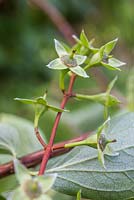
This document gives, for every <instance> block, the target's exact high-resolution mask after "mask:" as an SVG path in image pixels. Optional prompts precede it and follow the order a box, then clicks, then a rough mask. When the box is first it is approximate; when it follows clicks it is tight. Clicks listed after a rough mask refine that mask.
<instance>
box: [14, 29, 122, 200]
mask: <svg viewBox="0 0 134 200" xmlns="http://www.w3.org/2000/svg"><path fill="white" fill-rule="evenodd" d="M73 38H74V39H75V41H76V44H75V45H74V46H73V47H71V48H69V47H68V46H67V45H65V44H64V43H60V42H59V41H57V40H54V41H55V49H56V52H57V54H58V58H56V59H55V60H53V61H51V62H50V63H49V64H48V65H47V67H48V68H50V69H54V70H59V72H60V75H59V88H60V89H61V91H62V92H63V99H62V102H61V105H60V107H59V108H58V107H56V106H53V105H50V104H49V103H48V102H47V100H46V95H47V93H45V94H44V96H42V97H38V98H36V99H21V98H16V99H15V100H17V101H19V102H22V103H26V104H32V105H33V106H34V110H35V120H34V128H35V134H36V136H37V138H38V140H39V142H40V143H41V144H42V146H43V148H45V150H44V156H43V159H42V162H41V165H40V169H39V173H38V175H40V176H37V175H36V176H35V177H34V178H32V176H31V175H29V174H28V173H29V172H28V171H26V169H24V168H23V167H22V166H21V164H20V163H18V161H16V160H15V161H14V166H15V172H16V174H22V173H23V175H22V178H21V176H20V175H17V177H18V180H19V183H20V185H27V186H26V187H21V186H20V188H19V189H18V190H17V191H16V193H15V194H14V195H13V198H12V199H18V197H16V196H19V195H20V193H22V194H21V195H22V196H25V199H45V200H47V199H49V197H48V196H47V195H46V194H45V195H44V196H43V194H44V193H45V192H46V191H47V190H48V189H49V188H50V187H51V186H52V183H53V182H54V180H55V179H56V175H52V176H51V177H49V178H50V179H51V180H49V182H50V183H49V184H48V185H47V187H46V186H44V185H45V184H46V182H47V179H48V177H47V178H46V177H45V176H44V173H45V170H46V166H47V163H48V160H49V158H50V154H51V151H52V147H53V144H54V139H55V136H56V130H57V127H58V124H59V121H60V117H61V115H62V112H66V111H67V110H65V106H66V104H67V102H68V100H69V99H70V98H74V99H79V100H87V101H94V102H97V103H100V104H102V105H104V123H103V124H102V125H101V126H100V127H99V128H98V130H97V132H96V133H95V134H94V135H91V136H90V137H88V138H87V139H85V140H82V141H80V142H74V143H68V144H65V145H64V148H68V147H75V146H80V145H87V146H90V147H91V148H96V149H97V150H98V159H99V160H100V162H101V164H102V166H103V167H104V168H106V166H105V163H104V154H108V155H117V153H113V152H112V148H111V147H109V145H108V144H109V143H112V142H116V138H113V139H112V140H111V139H108V134H107V135H106V134H105V128H106V126H107V123H108V122H110V117H109V112H108V108H109V107H111V106H116V105H117V104H118V103H120V101H119V100H118V99H117V98H116V97H115V96H113V95H111V94H110V92H111V90H112V88H113V86H114V83H115V81H116V80H117V77H115V79H114V80H113V81H112V82H111V83H110V84H109V85H108V88H107V90H106V92H104V93H100V94H95V95H87V94H78V93H75V92H74V91H73V85H74V82H75V79H76V78H77V77H81V78H89V75H88V72H89V69H90V68H91V67H101V66H102V67H105V68H107V69H109V70H118V71H119V70H120V68H119V67H121V66H123V65H124V64H125V63H124V62H121V61H119V60H117V59H116V58H114V57H113V55H111V51H112V50H113V48H114V47H115V45H116V43H117V39H115V40H113V41H111V42H108V43H107V44H105V45H103V46H102V47H100V48H95V47H93V41H94V40H91V41H88V38H87V37H86V35H85V33H84V31H82V32H81V34H80V38H77V37H76V36H73ZM66 76H69V77H70V82H69V84H68V89H66V88H67V85H65V84H64V82H65V78H66ZM48 110H53V111H55V112H57V115H56V119H55V122H54V125H53V127H52V132H51V135H50V140H49V143H48V144H45V141H43V139H42V138H41V136H40V134H39V131H38V124H39V119H40V117H41V116H42V114H44V113H45V112H46V111H48ZM22 168H23V169H24V171H23V169H22ZM18 171H20V172H18ZM24 179H25V180H24ZM24 182H25V183H24ZM43 187H45V188H44V189H43ZM24 188H25V189H24ZM21 190H24V191H21ZM19 191H20V192H19ZM16 194H17V195H16ZM22 196H21V197H22ZM80 199H81V191H79V192H78V194H77V200H80Z"/></svg>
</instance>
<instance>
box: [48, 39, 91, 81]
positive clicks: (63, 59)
mask: <svg viewBox="0 0 134 200" xmlns="http://www.w3.org/2000/svg"><path fill="white" fill-rule="evenodd" d="M54 41H55V49H56V52H57V54H58V56H59V58H56V59H55V60H53V61H51V62H50V63H49V64H48V65H47V67H49V68H51V69H57V70H64V69H68V71H71V72H73V73H75V74H76V75H78V76H81V77H84V78H88V77H89V76H88V75H87V74H86V72H85V70H84V69H83V68H82V67H80V65H82V64H83V63H84V62H85V60H86V58H87V57H86V56H83V55H77V54H76V51H75V50H72V52H71V53H70V54H69V53H68V52H67V51H66V49H65V48H64V46H63V45H62V44H61V43H60V42H59V41H57V40H54Z"/></svg>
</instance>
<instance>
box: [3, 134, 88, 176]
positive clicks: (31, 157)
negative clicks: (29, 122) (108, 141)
mask: <svg viewBox="0 0 134 200" xmlns="http://www.w3.org/2000/svg"><path fill="white" fill-rule="evenodd" d="M89 134H90V132H89V133H85V134H83V135H81V136H80V137H78V138H75V139H72V140H68V141H64V142H60V143H57V144H54V145H53V147H52V152H51V154H50V158H52V157H55V156H58V155H61V154H64V153H67V152H68V151H69V150H70V148H64V145H65V144H67V143H70V142H78V141H81V140H84V139H85V138H87V137H88V136H89ZM43 155H44V150H41V151H37V152H34V153H31V154H28V155H26V156H23V157H21V158H19V160H20V161H21V163H22V164H24V165H25V167H27V168H32V167H35V166H37V165H39V164H40V163H41V161H42V158H43ZM13 173H14V166H13V162H12V161H11V162H9V163H6V164H2V165H0V178H3V177H6V176H9V175H11V174H13Z"/></svg>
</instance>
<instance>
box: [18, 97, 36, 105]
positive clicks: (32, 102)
mask: <svg viewBox="0 0 134 200" xmlns="http://www.w3.org/2000/svg"><path fill="white" fill-rule="evenodd" d="M14 100H15V101H19V102H21V103H25V104H36V103H37V102H36V100H35V99H33V100H32V99H23V98H15V99H14Z"/></svg>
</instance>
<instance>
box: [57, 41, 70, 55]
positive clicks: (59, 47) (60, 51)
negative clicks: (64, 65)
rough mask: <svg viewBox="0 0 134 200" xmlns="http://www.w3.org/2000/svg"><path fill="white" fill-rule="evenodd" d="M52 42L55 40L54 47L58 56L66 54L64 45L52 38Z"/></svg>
mask: <svg viewBox="0 0 134 200" xmlns="http://www.w3.org/2000/svg"><path fill="white" fill-rule="evenodd" d="M54 42H55V49H56V52H57V54H58V56H59V57H62V56H64V55H66V54H67V51H66V49H65V48H64V46H63V45H62V44H61V43H60V42H59V41H58V40H56V39H55V40H54Z"/></svg>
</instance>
